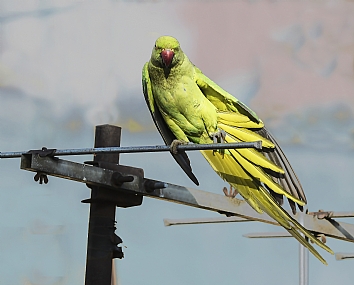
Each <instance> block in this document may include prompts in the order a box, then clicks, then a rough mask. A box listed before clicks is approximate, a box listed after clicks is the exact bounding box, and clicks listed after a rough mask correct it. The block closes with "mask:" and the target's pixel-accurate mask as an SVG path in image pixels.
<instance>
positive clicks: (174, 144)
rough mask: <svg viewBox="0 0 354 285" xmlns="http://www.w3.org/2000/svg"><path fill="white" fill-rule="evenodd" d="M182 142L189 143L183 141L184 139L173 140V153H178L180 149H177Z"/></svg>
mask: <svg viewBox="0 0 354 285" xmlns="http://www.w3.org/2000/svg"><path fill="white" fill-rule="evenodd" d="M181 144H188V143H187V142H185V141H182V140H173V141H172V143H171V145H170V151H171V152H172V153H173V154H177V153H178V150H177V147H178V146H179V145H181Z"/></svg>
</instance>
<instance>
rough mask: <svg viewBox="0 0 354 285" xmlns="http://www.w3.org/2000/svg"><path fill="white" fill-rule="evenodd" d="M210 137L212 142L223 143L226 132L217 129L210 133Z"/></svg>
mask: <svg viewBox="0 0 354 285" xmlns="http://www.w3.org/2000/svg"><path fill="white" fill-rule="evenodd" d="M210 137H211V138H212V139H213V142H214V143H224V142H225V137H226V132H225V131H224V130H220V129H218V130H217V131H216V132H215V133H211V134H210Z"/></svg>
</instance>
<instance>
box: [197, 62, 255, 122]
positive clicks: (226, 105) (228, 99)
mask: <svg viewBox="0 0 354 285" xmlns="http://www.w3.org/2000/svg"><path fill="white" fill-rule="evenodd" d="M194 68H195V74H196V82H197V84H198V86H199V88H200V89H201V90H202V92H203V93H204V95H205V97H206V98H207V99H208V100H209V101H210V102H211V103H213V105H214V106H215V107H216V108H217V109H218V110H219V111H232V112H238V113H241V114H243V115H245V116H247V117H249V118H250V119H251V120H252V121H254V122H256V123H259V122H261V120H260V119H259V118H258V116H257V114H256V113H255V112H253V111H252V110H251V109H250V108H248V107H247V106H246V105H245V104H243V103H242V102H241V101H239V100H237V99H236V98H235V97H234V96H232V95H231V94H229V93H228V92H226V91H225V90H224V89H222V88H221V87H220V86H218V85H217V84H216V83H215V82H214V81H212V80H211V79H209V78H208V77H206V76H205V75H204V74H203V73H202V72H201V71H200V69H199V68H197V67H194Z"/></svg>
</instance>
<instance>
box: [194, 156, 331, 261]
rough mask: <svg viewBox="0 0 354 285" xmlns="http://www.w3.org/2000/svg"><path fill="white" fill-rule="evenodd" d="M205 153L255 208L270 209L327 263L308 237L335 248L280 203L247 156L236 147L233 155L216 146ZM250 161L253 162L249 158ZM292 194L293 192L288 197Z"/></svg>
mask: <svg viewBox="0 0 354 285" xmlns="http://www.w3.org/2000/svg"><path fill="white" fill-rule="evenodd" d="M201 153H202V154H203V156H204V157H205V158H206V160H207V161H208V162H209V163H210V165H211V166H212V167H213V169H214V170H215V171H216V173H217V174H218V175H219V176H220V177H221V178H223V179H224V180H225V181H226V182H228V183H229V184H230V185H232V186H233V187H234V188H235V189H237V191H238V192H239V193H240V194H241V196H242V197H243V198H244V199H245V200H246V201H247V202H248V203H249V204H250V205H251V206H252V208H254V209H255V210H256V211H257V212H259V213H262V212H263V211H264V212H266V213H267V214H268V215H269V216H270V217H272V218H273V219H274V220H276V221H277V222H278V223H279V224H280V225H281V226H283V227H284V228H285V229H286V230H287V231H288V232H289V233H290V234H291V235H292V236H293V237H294V238H296V239H297V240H298V241H299V242H300V243H301V244H302V245H304V246H305V247H306V248H308V249H309V251H310V252H311V253H312V254H313V255H314V256H315V257H317V258H318V259H319V260H320V261H321V262H322V263H324V264H327V262H326V261H325V260H324V259H323V257H322V256H321V255H320V254H319V253H318V252H317V251H316V249H315V248H314V247H313V246H312V245H311V244H310V243H309V242H308V241H307V240H306V238H305V237H307V238H308V239H309V240H310V241H312V242H314V243H315V244H316V245H318V246H320V247H321V248H323V249H325V250H326V251H328V252H330V253H332V254H333V251H332V250H331V249H330V248H329V247H328V246H326V245H325V244H323V243H322V242H321V241H319V240H318V239H316V237H315V236H314V235H313V234H312V233H311V232H309V231H308V230H307V229H305V228H304V227H303V226H302V225H300V224H299V223H298V222H297V221H296V220H295V219H294V218H292V217H291V216H290V215H289V214H288V213H287V212H286V211H285V210H284V209H283V208H281V207H280V206H279V204H278V203H277V202H276V201H275V199H274V198H273V197H272V196H271V194H270V193H269V192H268V191H267V190H266V189H265V188H264V187H263V186H262V185H261V183H260V182H258V181H257V180H256V179H253V178H252V177H256V176H255V175H253V174H254V173H250V172H249V171H248V166H245V161H244V160H246V159H244V158H243V157H242V155H240V154H239V153H238V152H237V151H236V150H230V153H231V155H222V154H220V153H219V152H213V151H212V150H206V151H201ZM247 163H249V162H248V161H247ZM258 171H259V170H258ZM265 175H266V174H265ZM270 180H271V179H270ZM262 182H263V181H262ZM264 183H265V182H264ZM265 184H266V183H265ZM282 191H284V190H282ZM286 193H287V192H286ZM284 194H285V193H284ZM288 196H289V194H288V195H287V197H288ZM292 198H293V197H292ZM293 200H294V198H293ZM295 200H298V199H295ZM296 202H301V204H304V202H303V201H300V200H299V201H296ZM301 234H303V235H304V236H305V237H303V236H302V235H301Z"/></svg>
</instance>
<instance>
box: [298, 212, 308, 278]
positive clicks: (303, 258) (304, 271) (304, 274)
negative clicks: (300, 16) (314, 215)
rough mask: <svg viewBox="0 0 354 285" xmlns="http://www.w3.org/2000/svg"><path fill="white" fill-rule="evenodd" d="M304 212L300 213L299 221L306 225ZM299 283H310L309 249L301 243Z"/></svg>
mask: <svg viewBox="0 0 354 285" xmlns="http://www.w3.org/2000/svg"><path fill="white" fill-rule="evenodd" d="M304 215H305V214H304V213H299V223H300V224H301V225H304ZM299 284H300V285H308V284H309V251H308V249H307V248H306V247H304V246H303V245H302V244H301V243H299Z"/></svg>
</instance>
